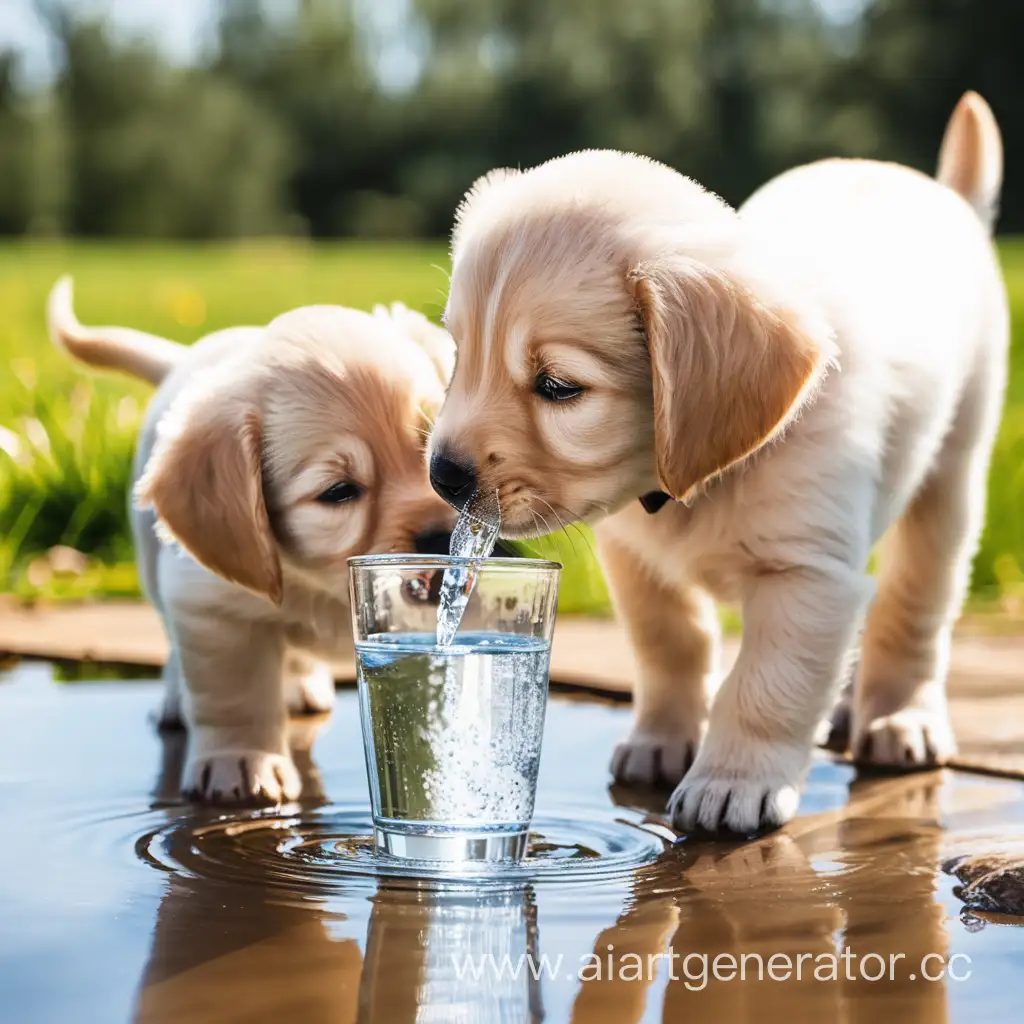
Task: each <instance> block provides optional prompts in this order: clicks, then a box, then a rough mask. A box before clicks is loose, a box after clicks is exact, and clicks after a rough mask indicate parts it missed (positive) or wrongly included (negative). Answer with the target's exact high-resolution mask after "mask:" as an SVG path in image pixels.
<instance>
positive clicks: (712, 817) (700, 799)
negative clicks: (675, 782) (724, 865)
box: [668, 774, 800, 835]
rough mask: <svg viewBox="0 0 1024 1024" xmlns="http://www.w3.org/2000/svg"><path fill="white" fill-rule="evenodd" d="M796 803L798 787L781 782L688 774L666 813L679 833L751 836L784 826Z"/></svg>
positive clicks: (794, 810)
mask: <svg viewBox="0 0 1024 1024" xmlns="http://www.w3.org/2000/svg"><path fill="white" fill-rule="evenodd" d="M799 803H800V789H799V787H798V786H797V785H795V784H793V783H791V782H787V781H784V780H782V779H769V778H757V779H736V778H716V777H714V776H708V775H692V774H691V775H688V776H687V777H686V778H685V779H683V781H682V783H680V785H679V786H678V787H677V788H676V791H675V792H674V793H673V794H672V799H671V800H670V801H669V805H668V810H669V816H670V818H671V821H672V827H673V828H675V829H676V830H677V831H679V832H709V833H719V832H732V833H735V834H736V835H753V834H755V833H758V832H769V831H771V830H772V829H776V828H778V827H779V826H780V825H784V824H785V823H786V822H787V821H789V820H790V818H792V817H793V815H795V814H796V809H797V806H798V804H799Z"/></svg>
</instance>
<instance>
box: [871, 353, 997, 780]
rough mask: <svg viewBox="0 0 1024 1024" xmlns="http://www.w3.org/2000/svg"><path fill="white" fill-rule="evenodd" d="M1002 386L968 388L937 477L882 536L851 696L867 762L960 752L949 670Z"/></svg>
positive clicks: (989, 382)
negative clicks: (875, 592) (871, 603)
mask: <svg viewBox="0 0 1024 1024" xmlns="http://www.w3.org/2000/svg"><path fill="white" fill-rule="evenodd" d="M996 369H998V364H997V365H996ZM999 391H1000V381H999V378H998V376H997V374H996V373H995V371H994V370H993V369H992V368H989V370H988V373H987V375H986V376H985V378H984V379H983V380H982V381H981V386H978V382H977V381H975V382H974V386H972V387H969V388H968V391H967V393H966V394H965V397H964V399H963V401H962V403H961V407H960V409H959V411H958V413H957V417H956V420H955V422H954V424H953V427H952V430H951V431H950V433H949V435H948V437H947V438H946V441H945V443H944V446H943V449H942V451H941V452H940V453H939V456H938V459H937V461H936V464H935V466H934V468H933V470H932V472H931V474H930V476H929V477H928V478H927V479H926V480H925V482H924V484H923V485H922V486H921V488H920V489H919V491H918V492H917V494H916V495H915V496H914V498H913V499H912V501H911V502H910V505H909V506H908V507H907V509H906V510H905V511H904V513H903V515H902V516H901V518H900V519H898V520H897V521H896V523H894V524H893V526H892V528H891V530H890V532H889V535H888V536H887V537H886V539H885V544H884V548H883V552H882V554H883V561H882V571H881V576H880V580H879V591H878V598H877V600H876V602H875V604H874V606H873V607H872V609H871V612H870V615H869V618H868V624H867V631H866V633H865V636H864V644H863V650H862V653H861V662H860V671H859V673H858V676H857V681H856V686H855V695H854V712H853V743H852V751H853V755H854V758H855V759H856V760H858V761H860V762H862V763H868V764H876V765H884V766H889V767H905V768H914V767H920V766H927V765H932V764H937V763H941V762H943V761H945V760H946V759H948V758H949V757H950V756H951V755H952V754H954V753H955V751H956V743H955V740H954V737H953V730H952V727H951V724H950V720H949V711H948V708H947V704H946V674H947V672H948V669H949V654H950V642H951V636H952V631H953V625H954V623H955V622H956V619H957V617H958V616H959V614H960V606H961V604H962V603H963V599H964V595H965V594H966V592H967V585H968V583H969V580H970V572H971V560H972V558H973V556H974V552H975V549H976V548H977V543H978V538H979V536H980V534H981V528H982V526H983V524H984V513H985V484H986V477H987V475H988V462H989V454H990V451H991V447H992V438H993V435H994V432H995V428H996V424H997V422H998V420H997V417H998V412H999V400H998V398H999Z"/></svg>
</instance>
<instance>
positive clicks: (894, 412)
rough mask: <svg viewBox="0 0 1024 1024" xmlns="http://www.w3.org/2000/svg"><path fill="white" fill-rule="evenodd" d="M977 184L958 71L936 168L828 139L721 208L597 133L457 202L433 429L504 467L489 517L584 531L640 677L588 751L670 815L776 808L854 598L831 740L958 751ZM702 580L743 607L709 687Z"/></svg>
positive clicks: (983, 369)
mask: <svg viewBox="0 0 1024 1024" xmlns="http://www.w3.org/2000/svg"><path fill="white" fill-rule="evenodd" d="M1001 176H1002V153H1001V144H1000V138H999V131H998V128H997V126H996V123H995V120H994V119H993V117H992V114H991V112H990V111H989V109H988V107H987V105H986V104H985V103H984V101H983V100H982V99H981V98H980V97H978V96H976V95H974V94H968V95H967V96H965V97H964V99H963V100H962V101H961V103H960V105H959V106H958V107H957V109H956V111H955V112H954V114H953V117H952V120H951V122H950V125H949V128H948V130H947V134H946V138H945V141H944V144H943V147H942V152H941V158H940V167H939V174H938V181H935V180H932V179H930V178H927V177H926V176H924V175H922V174H919V173H917V172H915V171H912V170H910V169H907V168H904V167H899V166H895V165H890V164H882V163H874V162H867V161H857V160H831V161H826V162H822V163H817V164H813V165H810V166H806V167H801V168H798V169H796V170H793V171H790V172H788V173H786V174H783V175H782V176H780V177H779V178H776V179H775V180H773V181H771V182H770V183H769V184H767V185H766V186H764V187H763V188H762V189H761V190H760V191H759V192H758V193H757V194H756V195H755V196H753V198H751V199H750V200H749V201H748V202H747V203H746V204H745V205H744V206H743V207H742V209H740V210H739V211H738V212H737V211H734V210H732V209H730V208H729V207H728V206H727V205H726V204H724V203H723V202H721V201H720V200H719V199H718V198H717V197H715V196H713V195H711V194H709V193H708V192H706V191H705V190H704V189H703V188H701V187H700V186H699V185H697V184H695V183H694V182H692V181H690V180H688V179H687V178H684V177H682V176H681V175H679V174H677V173H675V172H674V171H672V170H669V169H668V168H667V167H664V166H661V165H659V164H656V163H654V162H652V161H650V160H645V159H643V158H640V157H637V156H631V155H626V154H623V153H617V152H601V151H599V152H585V153H576V154H573V155H571V156H567V157H563V158H561V159H558V160H553V161H551V162H550V163H547V164H544V165H542V166H540V167H538V168H535V169H533V170H530V171H527V172H525V173H518V172H513V171H498V172H494V173H492V174H491V175H488V176H487V177H486V178H485V179H483V180H482V181H480V182H479V183H478V184H477V185H476V186H474V188H473V189H472V190H471V191H470V193H469V194H468V195H467V197H466V199H465V201H464V203H463V204H462V207H461V208H460V210H459V214H458V218H457V224H456V228H455V232H454V236H453V260H454V262H453V273H452V280H451V294H450V298H449V301H448V308H447V322H448V327H449V329H450V331H451V333H452V335H453V336H454V339H455V341H456V344H457V346H458V353H459V354H458V364H457V368H456V372H455V376H454V379H453V381H452V384H451V387H450V390H449V394H448V399H447V402H446V404H445V406H444V409H443V410H442V413H441V416H440V418H439V420H438V423H437V426H436V430H435V432H434V435H433V439H432V442H431V444H432V449H433V450H434V451H444V452H445V453H447V454H448V455H449V456H450V457H452V458H455V459H456V460H458V461H461V462H462V463H464V464H469V463H471V464H472V466H473V468H474V469H475V473H476V476H477V479H478V482H479V484H480V486H482V487H484V488H485V489H488V490H489V489H493V488H497V489H498V490H499V493H500V498H501V505H502V525H503V529H504V531H505V532H506V533H507V534H510V535H513V536H522V535H529V534H532V533H535V532H537V530H538V529H540V528H542V527H554V526H557V525H558V523H559V521H563V520H583V521H589V522H592V523H594V524H595V525H596V528H597V534H598V541H599V546H600V550H601V554H602V556H603V563H604V567H605V569H606V571H607V575H608V578H609V581H610V583H611V586H612V589H613V594H614V599H615V603H616V605H617V609H618V612H619V614H620V616H621V617H622V619H623V620H624V622H625V624H626V627H627V629H628V630H629V633H630V635H631V637H632V641H633V644H634V647H635V651H636V659H637V663H638V674H639V678H638V681H637V687H636V720H635V725H634V726H633V730H632V732H631V733H630V735H629V736H628V738H627V739H626V740H625V742H624V743H623V744H622V745H621V746H620V747H619V748H618V749H617V750H616V752H615V755H614V758H613V771H614V773H615V775H616V776H617V777H618V778H619V779H621V780H624V781H627V782H643V783H652V782H655V781H658V780H661V781H667V782H670V783H672V784H676V783H678V784H679V785H678V788H677V789H676V790H675V793H674V796H673V798H672V801H671V805H670V808H671V813H672V817H673V820H674V822H675V824H676V825H677V826H678V827H680V828H682V829H687V830H690V829H694V828H697V827H700V828H704V829H709V830H715V829H719V828H728V829H731V830H735V831H739V832H748V831H751V830H754V829H756V828H759V827H771V826H776V825H779V824H780V823H782V822H784V821H786V820H787V819H788V818H790V817H791V816H792V815H793V814H794V812H795V810H796V806H797V802H798V795H799V789H800V785H801V782H802V778H803V775H804V774H805V772H806V770H807V767H808V764H809V760H810V751H811V749H812V742H813V738H814V736H815V732H816V729H817V727H818V726H819V723H820V721H821V720H822V718H823V716H824V715H825V714H826V713H827V711H828V709H829V708H830V706H831V704H832V702H833V699H834V694H835V690H836V686H837V684H838V682H839V681H841V679H842V678H843V676H844V673H845V672H846V671H847V670H848V667H849V665H850V663H851V662H852V660H853V654H852V652H853V651H854V648H855V643H856V640H857V637H858V634H859V632H860V630H861V628H862V626H864V625H865V620H866V632H865V633H864V637H863V643H862V645H861V652H860V663H859V671H858V675H857V679H856V689H855V694H854V698H853V709H852V721H853V725H852V729H853V743H854V749H855V751H856V753H857V755H858V756H859V757H860V758H861V759H862V760H864V761H868V762H873V763H876V764H882V765H897V766H917V765H926V764H931V763H934V762H941V761H942V760H943V759H945V758H947V757H948V756H949V755H950V754H951V753H952V751H953V749H954V741H953V735H952V732H951V729H950V723H949V718H948V714H947V709H946V698H945V693H944V687H945V676H946V667H947V660H948V650H949V642H950V630H951V627H952V625H953V622H954V620H955V619H956V617H957V615H958V613H959V608H960V604H961V601H962V598H963V595H964V590H965V587H966V584H967V580H968V575H969V571H970V563H971V557H972V554H973V552H974V550H975V545H976V542H977V538H978V534H979V531H980V529H981V526H982V518H983V512H984V504H985V480H986V470H987V466H988V461H989V454H990V449H991V446H992V441H993V436H994V433H995V430H996V426H997V422H998V419H999V411H1000V406H1001V397H1002V392H1003V387H1004V377H1005V371H1006V360H1007V342H1008V317H1007V304H1006V297H1005V292H1004V287H1003V284H1002V280H1001V276H1000V272H999V268H998V265H997V262H996V259H995V256H994V254H993V250H992V246H991V244H990V241H989V237H988V236H989V229H990V226H991V220H992V217H993V212H994V207H995V203H996V199H997V196H998V192H999V187H1000V183H1001ZM570 385H572V386H574V387H570ZM574 388H575V389H574ZM579 388H582V389H583V390H582V391H580V392H579V393H577V391H578V389H579ZM559 399H560V400H559ZM655 490H663V491H665V492H668V493H669V494H670V495H672V496H673V497H674V498H676V499H677V502H676V503H672V504H670V505H668V506H666V507H665V508H663V509H662V510H661V511H660V512H658V513H657V514H655V515H653V516H651V515H647V514H646V513H645V512H644V510H643V509H642V508H641V506H640V504H639V503H638V502H637V501H636V498H637V496H639V495H643V494H645V493H647V492H650V491H655ZM883 535H884V536H885V541H886V543H885V550H884V558H883V567H882V572H881V575H880V577H879V579H878V593H877V599H875V600H874V602H873V604H872V595H873V593H874V590H875V586H874V581H873V580H872V578H871V577H870V576H869V575H868V574H867V568H866V567H867V562H868V557H869V554H870V552H871V551H872V548H873V547H874V546H875V544H876V542H877V541H878V540H879V539H880V538H882V537H883ZM712 596H714V597H717V598H724V599H734V600H737V601H739V602H740V604H741V606H742V611H743V618H744V633H743V643H742V649H741V653H740V655H739V659H738V661H737V662H736V665H735V667H734V668H733V670H732V671H731V673H730V674H729V675H728V677H727V678H726V679H725V680H724V681H722V682H721V686H720V687H719V674H718V673H719V670H718V646H719V641H718V635H717V627H716V620H715V614H714V608H713V605H712V602H711V597H712ZM869 605H870V610H869ZM716 690H717V696H716V697H715V699H714V702H713V704H712V703H711V697H712V694H713V693H714V692H715V691H716ZM705 730H706V732H707V735H706V736H705ZM691 762H692V763H691ZM680 780H681V781H680Z"/></svg>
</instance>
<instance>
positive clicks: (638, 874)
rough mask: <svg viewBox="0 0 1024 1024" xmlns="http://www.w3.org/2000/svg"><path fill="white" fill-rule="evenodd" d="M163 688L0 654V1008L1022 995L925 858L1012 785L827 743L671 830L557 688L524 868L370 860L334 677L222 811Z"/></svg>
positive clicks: (242, 1013) (981, 833) (337, 1011)
mask: <svg viewBox="0 0 1024 1024" xmlns="http://www.w3.org/2000/svg"><path fill="white" fill-rule="evenodd" d="M158 693H159V690H158V684H156V683H153V682H140V683H132V682H96V683H89V682H76V683H73V684H68V683H63V684H61V683H56V682H54V681H53V673H52V670H51V669H50V668H49V667H48V666H45V665H38V664H37V665H31V664H23V665H21V666H19V667H16V668H15V669H14V670H13V671H9V672H7V673H4V674H0V820H2V822H3V829H4V834H3V839H2V841H0V1020H2V1021H4V1022H11V1024H22V1022H26V1024H47V1022H50V1021H54V1022H58V1021H59V1022H66V1021H75V1022H76V1024H91V1022H94V1021H95V1022H101V1024H108V1022H116V1021H124V1020H141V1021H152V1022H164V1021H167V1022H172V1021H173V1022H181V1021H187V1022H190V1024H192V1022H205V1021H263V1020H267V1021H271V1020H274V1021H292V1020H296V1021H298V1020H301V1021H308V1022H313V1024H316V1022H319V1021H331V1022H345V1021H384V1022H388V1024H391V1022H396V1024H400V1022H403V1021H433V1020H438V1021H441V1020H443V1021H446V1022H447V1021H473V1022H476V1021H479V1022H481V1024H484V1022H486V1024H492V1022H495V1024H502V1022H506V1021H507V1022H516V1024H518V1022H525V1021H534V1020H535V1021H539V1020H542V1019H543V1020H547V1021H555V1022H560V1021H574V1022H578V1024H602V1022H609V1024H611V1022H614V1024H632V1022H639V1021H662V1020H664V1021H676V1020H680V1019H687V1018H689V1017H690V1016H691V1015H692V1018H693V1019H695V1020H697V1019H706V1020H709V1021H729V1022H733V1021H743V1020H747V1019H750V1020H755V1019H756V1020H758V1021H766V1020H767V1021H773V1020H778V1021H804V1020H807V1021H818V1020H821V1021H833V1020H847V1021H860V1020H864V1021H868V1020H870V1021H871V1022H872V1024H879V1022H882V1021H889V1020H891V1021H900V1022H907V1021H910V1022H914V1021H920V1022H922V1024H923V1022H928V1024H936V1022H943V1021H967V1020H970V1021H972V1022H974V1021H979V1020H983V1021H998V1020H1007V1021H1015V1020H1018V1019H1019V1017H1020V1005H1021V1000H1022V997H1024V929H1021V928H1017V927H1014V926H1013V925H1012V924H1005V923H986V922H985V921H984V920H983V919H981V918H976V917H971V916H969V915H964V916H962V915H961V911H962V907H961V904H960V902H959V900H958V899H957V898H956V896H955V894H954V891H953V889H954V885H955V884H956V880H955V879H953V878H951V877H949V876H947V875H945V874H944V873H943V872H942V870H941V867H940V865H941V864H942V862H943V861H944V860H946V859H947V858H949V857H953V856H957V855H959V854H960V853H963V852H965V851H969V850H972V849H974V848H976V846H977V844H978V843H979V842H985V841H988V840H987V838H986V837H991V836H993V835H1011V836H1012V835H1021V834H1022V833H1024V785H1022V784H1020V783H1017V782H1011V781H1006V780H999V779H986V778H981V777H972V776H966V775H954V774H951V773H945V772H933V773H922V774H918V775H911V776H903V777H897V778H887V779H884V778H883V779H865V780H857V779H855V777H854V773H853V771H852V770H851V769H850V768H849V767H847V766H845V765H839V764H835V763H832V762H830V761H828V760H825V759H821V760H819V761H818V762H817V763H816V764H815V767H814V769H813V771H812V773H811V778H810V782H809V786H808V790H807V793H806V795H805V798H804V801H803V804H802V807H801V815H800V817H799V819H798V820H797V821H796V822H794V823H792V824H791V826H790V827H789V828H788V829H786V830H785V831H783V832H781V833H778V834H776V835H774V836H770V837H767V838H765V839H762V840H758V841H753V842H747V843H740V842H732V843H724V842H719V843H711V842H696V841H693V840H691V839H682V840H676V839H675V837H674V836H673V835H672V833H671V832H670V831H669V830H668V829H667V828H666V827H665V826H664V823H663V822H662V821H661V820H660V816H659V813H658V811H659V809H660V807H661V806H663V803H664V794H661V795H651V794H643V793H637V792H626V791H620V790H618V789H615V790H612V791H609V789H608V782H607V773H606V765H607V761H608V758H609V755H610V752H611V749H612V746H613V745H614V743H615V741H616V739H617V738H618V737H619V736H620V735H621V733H622V731H623V730H624V729H625V727H626V723H627V721H628V714H629V712H628V708H626V707H624V706H622V705H615V704H610V703H603V702H599V701H594V700H589V699H581V698H576V697H570V696H566V695H555V696H554V697H553V698H552V701H551V705H550V707H549V710H548V720H547V730H546V735H545V741H544V754H543V760H542V764H541V773H540V786H539V792H538V800H537V814H536V818H535V822H534V834H533V837H532V842H531V847H530V853H529V859H528V861H527V863H526V865H525V866H524V868H523V869H522V871H521V872H519V873H518V874H517V875H516V876H515V877H512V878H510V879H506V880H505V881H503V882H502V883H501V884H496V883H492V884H487V885H481V884H478V883H450V882H449V883H445V882H438V881H422V880H416V879H410V878H391V879H385V878H381V877H379V876H378V875H377V874H375V873H374V872H373V870H372V867H373V865H372V858H370V857H369V854H368V848H367V841H366V838H365V837H366V835H367V833H368V824H369V816H368V800H367V791H366V778H365V771H364V766H363V755H362V746H361V741H360V737H359V723H358V711H357V707H356V695H355V692H354V690H344V691H341V692H339V694H338V702H337V707H336V710H335V713H334V715H333V716H332V718H331V719H330V720H324V721H310V720H307V721H304V722H296V723H295V724H294V726H293V734H294V735H293V740H294V742H295V744H296V747H297V750H298V753H297V757H298V759H299V760H300V764H301V766H302V768H303V772H304V775H305V781H306V795H305V797H304V799H303V801H302V803H301V804H297V805H292V806H289V807H286V808H283V809H279V810H276V811H257V812H254V811H247V812H239V813H237V814H230V815H225V814H220V813H216V812H212V811H200V812H195V813H193V812H190V811H189V810H188V808H187V807H184V806H182V805H181V804H180V803H179V802H178V800H177V796H176V787H177V775H178V772H179V771H180V767H181V757H182V753H183V737H182V736H181V735H180V734H177V735H169V736H164V737H161V736H159V735H158V734H157V733H156V732H155V731H154V730H153V728H152V726H151V725H150V722H149V718H148V716H149V714H150V712H151V711H152V709H153V708H154V707H155V706H156V703H157V698H158ZM310 748H311V749H310ZM801 958H802V959H801ZM947 963H948V965H949V966H948V967H946V966H945V965H946V964H947ZM730 968H731V971H730ZM741 969H742V973H743V975H744V977H743V980H741V979H740V976H739V975H740V971H741ZM798 969H799V972H800V977H799V979H798V978H797V977H796V974H797V970H798ZM880 970H881V971H882V976H881V977H880V978H879V979H878V980H869V979H870V978H872V977H874V976H875V975H877V974H878V973H879V971H880ZM716 973H717V977H716ZM816 973H817V974H818V977H817V978H816V977H815V974H816ZM925 973H927V974H929V975H931V976H933V977H936V978H939V980H934V981H930V980H926V979H925V977H924V976H923V974H925ZM759 976H760V980H759Z"/></svg>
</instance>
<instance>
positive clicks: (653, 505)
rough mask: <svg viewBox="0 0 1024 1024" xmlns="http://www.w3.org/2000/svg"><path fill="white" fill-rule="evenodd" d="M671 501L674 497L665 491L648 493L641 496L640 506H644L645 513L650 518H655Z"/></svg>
mask: <svg viewBox="0 0 1024 1024" xmlns="http://www.w3.org/2000/svg"><path fill="white" fill-rule="evenodd" d="M671 500H672V496H671V495H670V494H666V493H665V492H664V491H648V492H647V493H646V494H641V495H640V504H641V505H643V507H644V511H645V512H646V513H647V514H648V515H649V516H653V515H654V513H655V512H657V511H659V510H660V509H661V508H662V507H663V506H664V505H666V504H668V502H670V501H671Z"/></svg>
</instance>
